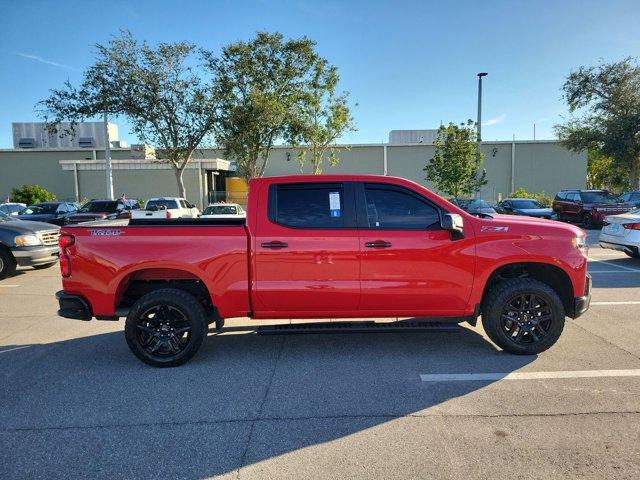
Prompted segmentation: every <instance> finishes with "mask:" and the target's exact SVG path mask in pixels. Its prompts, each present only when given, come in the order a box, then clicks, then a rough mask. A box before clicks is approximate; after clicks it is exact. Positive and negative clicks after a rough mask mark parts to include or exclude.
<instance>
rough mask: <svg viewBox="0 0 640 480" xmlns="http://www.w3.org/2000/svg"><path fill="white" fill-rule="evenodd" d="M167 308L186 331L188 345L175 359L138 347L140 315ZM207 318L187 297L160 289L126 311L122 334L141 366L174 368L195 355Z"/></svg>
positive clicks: (179, 291) (195, 300)
mask: <svg viewBox="0 0 640 480" xmlns="http://www.w3.org/2000/svg"><path fill="white" fill-rule="evenodd" d="M163 306H164V307H167V308H170V309H171V310H172V311H173V312H179V313H180V314H181V315H182V316H183V321H186V322H187V323H188V326H189V327H190V331H189V336H188V341H187V342H186V343H185V345H184V347H183V349H182V350H180V351H179V353H176V354H175V355H164V356H163V355H157V354H152V353H149V351H147V349H145V347H144V346H143V345H142V343H141V341H142V340H141V334H139V331H140V327H139V325H140V322H141V321H142V320H143V317H142V316H143V315H144V314H145V313H146V312H148V311H150V310H152V309H154V308H159V307H163ZM207 324H208V318H207V313H206V312H205V309H204V307H203V306H202V304H201V303H200V302H199V301H198V300H197V299H196V298H195V297H194V296H193V295H191V294H190V293H187V292H185V291H183V290H178V289H175V288H163V289H160V290H155V291H153V292H150V293H147V294H146V295H145V296H143V297H142V298H140V299H139V300H138V301H137V302H136V303H135V304H134V305H133V307H132V308H131V310H130V311H129V315H127V320H126V321H125V326H124V334H125V338H126V340H127V345H128V346H129V349H130V350H131V351H132V352H133V354H134V355H135V356H136V357H138V358H139V359H140V360H142V361H143V362H145V363H147V364H149V365H152V366H154V367H175V366H177V365H182V364H183V363H185V362H187V361H188V360H190V359H191V358H192V357H193V356H194V355H195V354H196V353H197V352H198V349H199V348H200V346H201V345H202V341H203V340H204V338H205V337H206V336H207Z"/></svg>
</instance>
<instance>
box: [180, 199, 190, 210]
mask: <svg viewBox="0 0 640 480" xmlns="http://www.w3.org/2000/svg"><path fill="white" fill-rule="evenodd" d="M180 207H182V208H189V207H188V206H187V202H185V201H184V200H180Z"/></svg>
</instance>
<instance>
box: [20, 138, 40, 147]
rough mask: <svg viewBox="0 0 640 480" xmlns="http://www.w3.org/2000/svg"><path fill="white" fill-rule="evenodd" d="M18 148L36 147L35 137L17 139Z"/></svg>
mask: <svg viewBox="0 0 640 480" xmlns="http://www.w3.org/2000/svg"><path fill="white" fill-rule="evenodd" d="M18 148H36V139H35V138H21V139H20V140H19V141H18Z"/></svg>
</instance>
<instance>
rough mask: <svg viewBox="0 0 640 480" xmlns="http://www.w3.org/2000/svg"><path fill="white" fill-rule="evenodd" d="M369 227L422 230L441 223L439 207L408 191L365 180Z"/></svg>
mask: <svg viewBox="0 0 640 480" xmlns="http://www.w3.org/2000/svg"><path fill="white" fill-rule="evenodd" d="M365 198H366V204H367V220H368V223H369V228H385V229H399V230H403V229H406V230H423V229H427V228H429V227H433V226H439V225H440V215H439V214H438V210H437V209H436V208H435V207H433V206H431V205H430V204H429V203H427V201H426V200H423V199H420V198H419V197H418V196H416V195H413V194H412V193H410V192H408V191H403V190H401V189H397V188H389V187H387V186H385V185H376V184H366V185H365Z"/></svg>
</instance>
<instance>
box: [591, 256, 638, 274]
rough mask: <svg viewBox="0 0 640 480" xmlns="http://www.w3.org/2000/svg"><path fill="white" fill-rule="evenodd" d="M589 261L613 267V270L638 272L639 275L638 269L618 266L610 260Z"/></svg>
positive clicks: (592, 259)
mask: <svg viewBox="0 0 640 480" xmlns="http://www.w3.org/2000/svg"><path fill="white" fill-rule="evenodd" d="M589 261H591V262H597V263H602V264H603V265H606V266H608V267H615V268H620V269H622V270H628V271H629V272H638V273H640V269H638V268H631V267H625V266H623V265H618V264H617V263H613V262H611V260H596V259H595V258H591V259H589Z"/></svg>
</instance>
